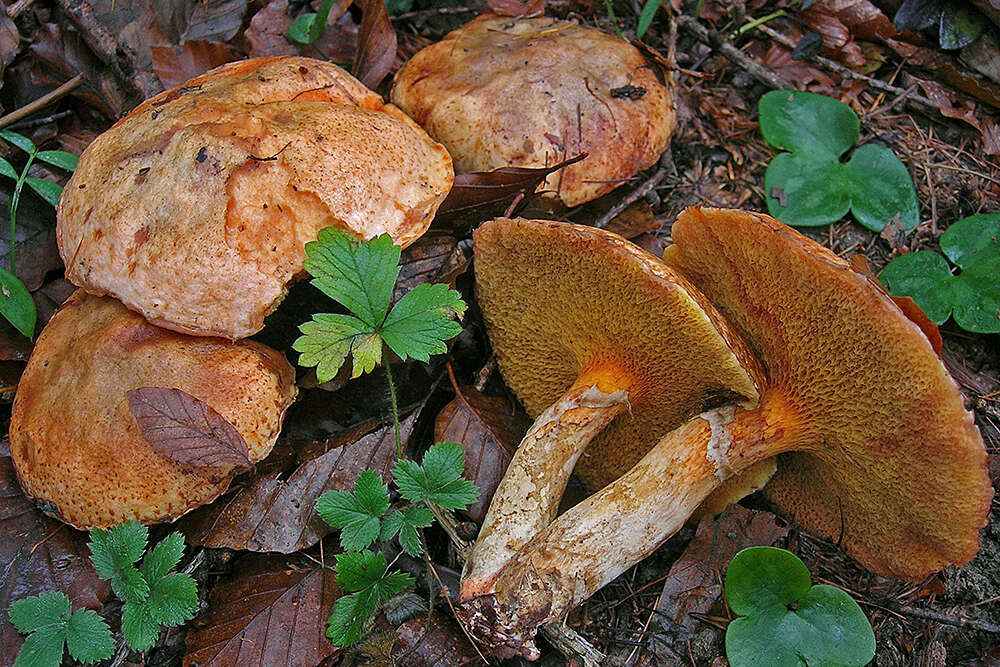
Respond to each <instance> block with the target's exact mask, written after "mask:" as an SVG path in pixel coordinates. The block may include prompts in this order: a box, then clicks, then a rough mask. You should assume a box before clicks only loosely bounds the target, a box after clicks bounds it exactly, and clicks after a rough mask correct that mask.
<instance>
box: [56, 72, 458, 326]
mask: <svg viewBox="0 0 1000 667" xmlns="http://www.w3.org/2000/svg"><path fill="white" fill-rule="evenodd" d="M452 179H453V172H452V166H451V158H450V157H449V156H448V154H447V152H446V151H445V149H444V148H443V147H442V146H441V145H439V144H437V143H435V142H433V141H432V140H431V139H430V137H428V136H427V134H426V133H425V132H424V131H423V130H422V129H420V127H419V126H417V124H416V123H414V122H413V121H412V120H410V119H409V118H408V117H407V116H406V115H405V114H403V113H402V112H401V111H400V110H399V109H397V108H396V107H394V106H393V105H391V104H384V103H383V102H382V98H381V97H379V96H378V95H377V94H376V93H374V92H372V91H370V90H368V89H367V88H365V87H364V86H363V85H362V84H361V83H360V82H359V81H357V80H356V79H354V78H353V77H351V76H350V75H349V74H347V73H346V72H344V71H343V70H341V69H340V68H338V67H337V66H336V65H332V64H330V63H326V62H321V61H317V60H311V59H309V58H298V57H281V58H261V59H256V60H246V61H241V62H236V63H231V64H228V65H224V66H222V67H219V68H217V69H214V70H212V71H210V72H208V73H206V74H204V75H202V76H199V77H197V78H195V79H192V80H190V81H188V82H187V83H186V84H185V85H183V86H180V87H177V88H174V89H173V90H169V91H166V92H164V93H161V94H159V95H157V96H155V97H153V98H151V99H149V100H146V101H145V102H143V103H142V104H140V105H139V106H138V107H136V108H135V109H134V110H133V111H132V112H131V113H129V114H128V115H127V116H126V117H125V118H123V119H122V120H120V121H118V123H116V124H115V125H114V127H112V128H111V129H110V130H108V131H107V132H105V133H104V134H102V135H101V136H99V137H98V138H97V139H95V140H94V142H93V143H91V144H90V146H88V147H87V149H86V150H85V151H84V152H83V155H82V156H81V157H80V163H79V166H78V167H77V169H76V172H75V173H74V174H73V177H72V178H71V179H70V181H69V183H68V184H67V186H66V189H65V191H64V193H63V197H62V199H61V200H60V202H59V207H58V211H57V212H58V222H57V229H56V232H57V237H58V241H59V248H60V253H61V254H62V258H63V261H64V263H65V265H66V277H67V278H68V279H69V280H70V281H72V282H73V283H74V284H76V285H79V286H81V287H83V288H84V289H86V290H88V291H89V292H92V293H95V294H111V295H113V296H115V297H117V298H118V299H120V300H121V301H123V302H124V303H125V304H126V305H127V306H128V307H129V308H132V309H133V310H136V311H138V312H141V313H142V314H143V315H145V316H146V318H147V319H149V320H150V321H151V322H153V323H154V324H157V325H160V326H163V327H166V328H169V329H173V330H175V331H181V332H184V333H191V334H197V335H217V336H223V337H225V338H231V339H237V338H243V337H246V336H249V335H251V334H253V333H255V332H256V331H258V330H260V329H261V328H262V327H263V322H264V317H265V316H266V315H267V314H268V313H270V312H271V311H272V310H273V309H274V308H275V307H277V305H278V303H279V302H280V301H281V300H282V298H283V297H284V295H285V290H286V289H287V285H288V283H289V282H290V281H291V280H292V279H293V278H294V277H295V276H296V275H298V274H301V273H302V263H303V261H304V260H305V250H304V246H305V243H306V242H307V241H310V240H313V239H314V238H315V237H316V234H317V232H318V231H319V230H320V229H322V228H324V227H327V226H330V225H333V226H337V227H340V228H342V229H346V230H348V231H350V232H351V233H352V234H354V235H355V236H357V237H359V238H363V239H367V238H370V237H372V236H376V235H378V234H381V233H387V234H389V235H390V236H391V237H392V238H393V240H394V241H395V242H396V243H397V244H399V245H402V246H404V247H405V246H406V245H409V244H410V243H412V242H413V241H414V240H416V239H417V238H418V237H419V236H420V235H421V234H423V233H424V231H425V230H426V229H427V227H428V225H430V222H431V219H432V218H433V217H434V213H435V211H436V210H437V207H438V205H439V204H440V203H441V201H442V200H443V199H444V197H445V195H446V194H447V193H448V190H449V189H450V188H451V183H452Z"/></svg>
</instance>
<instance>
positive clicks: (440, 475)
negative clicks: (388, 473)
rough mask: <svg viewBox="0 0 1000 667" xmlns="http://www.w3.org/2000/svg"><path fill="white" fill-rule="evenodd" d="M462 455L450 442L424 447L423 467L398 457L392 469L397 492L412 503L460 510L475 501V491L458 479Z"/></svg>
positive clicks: (463, 457) (476, 490)
mask: <svg viewBox="0 0 1000 667" xmlns="http://www.w3.org/2000/svg"><path fill="white" fill-rule="evenodd" d="M464 465H465V454H464V453H463V452H462V446H461V445H459V444H457V443H454V442H439V443H437V444H435V445H434V446H433V447H431V448H430V449H429V450H427V453H426V454H425V455H424V462H423V466H418V465H416V464H415V463H413V462H412V461H405V460H400V461H398V462H397V463H396V467H395V468H394V469H393V479H394V480H395V482H396V486H397V487H399V492H400V493H401V494H402V495H403V497H404V498H406V499H407V500H411V501H413V502H421V501H424V500H427V501H430V502H432V503H434V504H436V505H440V506H441V507H444V508H447V509H461V508H464V507H467V506H468V505H470V504H472V503H474V502H475V501H476V497H477V496H478V495H479V490H478V488H477V487H476V485H475V484H473V483H472V482H470V481H468V480H465V479H462V470H463V467H464Z"/></svg>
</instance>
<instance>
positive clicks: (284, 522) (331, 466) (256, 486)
mask: <svg viewBox="0 0 1000 667" xmlns="http://www.w3.org/2000/svg"><path fill="white" fill-rule="evenodd" d="M415 421H416V416H415V415H411V416H410V417H408V418H407V419H405V420H404V421H403V422H402V423H401V424H400V436H401V437H402V438H403V441H404V443H405V441H406V440H407V439H408V438H409V436H410V433H412V431H413V424H414V422H415ZM325 444H326V445H328V446H329V451H326V452H325V453H322V454H320V455H318V456H316V458H313V459H311V460H308V461H306V462H305V463H303V464H302V465H301V466H299V468H298V469H297V470H295V472H293V473H292V474H291V476H289V477H288V478H287V479H285V475H284V474H282V472H280V471H278V472H271V473H268V474H266V475H261V476H258V477H255V478H254V479H252V480H251V481H250V482H249V484H248V485H247V486H246V487H244V488H242V489H239V490H238V491H236V492H235V493H229V494H227V495H225V496H223V497H222V498H220V499H219V500H217V501H215V502H214V503H212V504H211V505H209V506H207V507H203V508H201V509H199V510H197V511H195V512H193V513H192V514H191V515H190V516H188V517H185V518H184V519H183V520H182V521H181V523H180V528H181V530H182V531H183V532H184V534H185V536H186V537H187V539H188V541H189V542H191V543H192V544H196V545H199V546H204V547H211V548H216V549H219V548H225V549H242V550H249V551H277V552H280V553H292V552H295V551H300V550H302V549H305V548H308V547H310V546H312V545H313V544H316V543H317V542H319V540H320V539H322V537H323V536H324V535H326V534H327V533H329V532H331V531H332V528H330V527H329V526H328V525H326V523H324V522H323V521H322V520H321V519H320V518H319V517H318V516H317V515H316V500H317V499H318V498H319V497H320V496H321V495H323V494H324V493H326V492H327V491H334V490H339V491H350V490H351V489H352V488H353V487H354V482H355V481H356V480H357V478H358V475H360V474H361V472H362V471H364V470H367V469H372V470H375V471H376V472H378V473H379V474H381V475H382V478H383V479H388V475H389V471H390V470H391V469H392V465H393V462H394V460H395V456H396V444H395V438H394V435H393V429H392V427H391V426H386V427H384V428H381V429H379V430H377V431H375V432H374V433H370V434H368V435H365V436H364V437H362V438H360V439H353V438H352V439H350V440H348V441H346V442H345V441H342V440H339V439H338V438H332V439H330V440H328V441H327V443H325Z"/></svg>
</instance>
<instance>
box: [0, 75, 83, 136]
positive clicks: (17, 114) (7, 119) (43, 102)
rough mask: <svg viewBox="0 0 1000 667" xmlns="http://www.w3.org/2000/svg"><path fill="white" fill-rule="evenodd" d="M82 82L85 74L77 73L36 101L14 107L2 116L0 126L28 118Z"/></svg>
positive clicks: (67, 93)
mask: <svg viewBox="0 0 1000 667" xmlns="http://www.w3.org/2000/svg"><path fill="white" fill-rule="evenodd" d="M82 82H83V74H77V75H76V76H74V77H73V78H72V79H70V80H69V81H67V82H66V83H64V84H62V85H61V86H59V87H58V88H56V89H55V90H53V91H52V92H50V93H45V94H44V95H42V96H41V97H39V98H38V99H37V100H35V101H34V102H29V103H28V104H25V105H24V106H23V107H21V108H20V109H14V110H13V111H11V112H10V113H9V114H7V115H5V116H3V117H0V128H4V127H7V126H8V125H13V124H14V123H16V122H17V121H19V120H21V119H22V118H26V117H28V116H30V115H31V114H33V113H35V112H36V111H38V110H39V109H43V108H45V107H47V106H48V105H50V104H52V103H53V102H55V101H56V100H58V99H61V98H63V97H65V96H66V95H69V94H70V93H71V92H73V91H74V90H76V88H77V86H79V85H80V84H81V83H82Z"/></svg>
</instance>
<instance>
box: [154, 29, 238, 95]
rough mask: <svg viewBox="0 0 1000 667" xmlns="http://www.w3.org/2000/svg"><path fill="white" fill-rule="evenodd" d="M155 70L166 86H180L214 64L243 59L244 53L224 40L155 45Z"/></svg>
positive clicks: (214, 65) (198, 40) (199, 40)
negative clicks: (241, 56)
mask: <svg viewBox="0 0 1000 667" xmlns="http://www.w3.org/2000/svg"><path fill="white" fill-rule="evenodd" d="M152 51H153V73H154V74H156V76H158V77H159V78H160V83H162V84H163V87H164V88H173V87H175V86H179V85H181V84H182V83H184V82H185V81H187V80H188V79H193V78H194V77H196V76H199V75H201V74H204V73H205V72H207V71H208V70H210V69H212V68H213V67H218V66H219V65H225V64H226V63H229V62H232V61H234V60H239V59H240V54H239V53H237V52H236V50H235V49H233V48H232V47H231V46H229V45H228V44H225V43H223V42H209V41H205V40H201V39H197V40H192V41H189V42H187V43H185V44H184V46H154V47H152Z"/></svg>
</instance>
